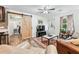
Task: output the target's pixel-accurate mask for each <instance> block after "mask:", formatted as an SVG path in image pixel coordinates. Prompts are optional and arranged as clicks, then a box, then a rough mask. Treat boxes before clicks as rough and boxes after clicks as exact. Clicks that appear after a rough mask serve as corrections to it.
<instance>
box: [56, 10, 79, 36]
mask: <svg viewBox="0 0 79 59" xmlns="http://www.w3.org/2000/svg"><path fill="white" fill-rule="evenodd" d="M71 14H73V20H74V27H75V32H78V33H79V10H74V11H69V12H65V13H61V14H57V15H55V21H54V25H55V30H54V31H55V33H54V34H56V35H58V34H59V32H60V17H61V16H66V15H71Z"/></svg>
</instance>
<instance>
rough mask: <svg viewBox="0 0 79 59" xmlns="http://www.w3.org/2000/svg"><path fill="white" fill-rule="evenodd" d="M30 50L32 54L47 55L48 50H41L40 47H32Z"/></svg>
mask: <svg viewBox="0 0 79 59" xmlns="http://www.w3.org/2000/svg"><path fill="white" fill-rule="evenodd" d="M29 50H30V53H32V54H45V50H46V49H43V48H39V47H31V48H30V49H29Z"/></svg>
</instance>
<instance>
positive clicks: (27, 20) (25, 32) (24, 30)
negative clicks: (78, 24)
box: [21, 15, 32, 39]
mask: <svg viewBox="0 0 79 59" xmlns="http://www.w3.org/2000/svg"><path fill="white" fill-rule="evenodd" d="M31 19H32V17H31V16H27V15H23V20H22V26H21V34H22V39H26V38H29V37H31V36H32V22H31Z"/></svg>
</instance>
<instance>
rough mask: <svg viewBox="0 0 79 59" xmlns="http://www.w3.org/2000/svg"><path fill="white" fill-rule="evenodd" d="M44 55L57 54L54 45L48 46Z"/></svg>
mask: <svg viewBox="0 0 79 59" xmlns="http://www.w3.org/2000/svg"><path fill="white" fill-rule="evenodd" d="M46 54H57V49H56V47H55V46H54V45H48V46H47V48H46Z"/></svg>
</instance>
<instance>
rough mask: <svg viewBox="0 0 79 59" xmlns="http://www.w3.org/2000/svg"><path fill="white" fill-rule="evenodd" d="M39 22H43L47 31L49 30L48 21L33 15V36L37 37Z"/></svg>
mask: <svg viewBox="0 0 79 59" xmlns="http://www.w3.org/2000/svg"><path fill="white" fill-rule="evenodd" d="M38 20H42V21H43V25H45V30H46V31H47V30H48V21H47V20H48V19H47V18H45V17H42V16H38V15H32V36H33V37H36V27H37V25H38Z"/></svg>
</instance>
